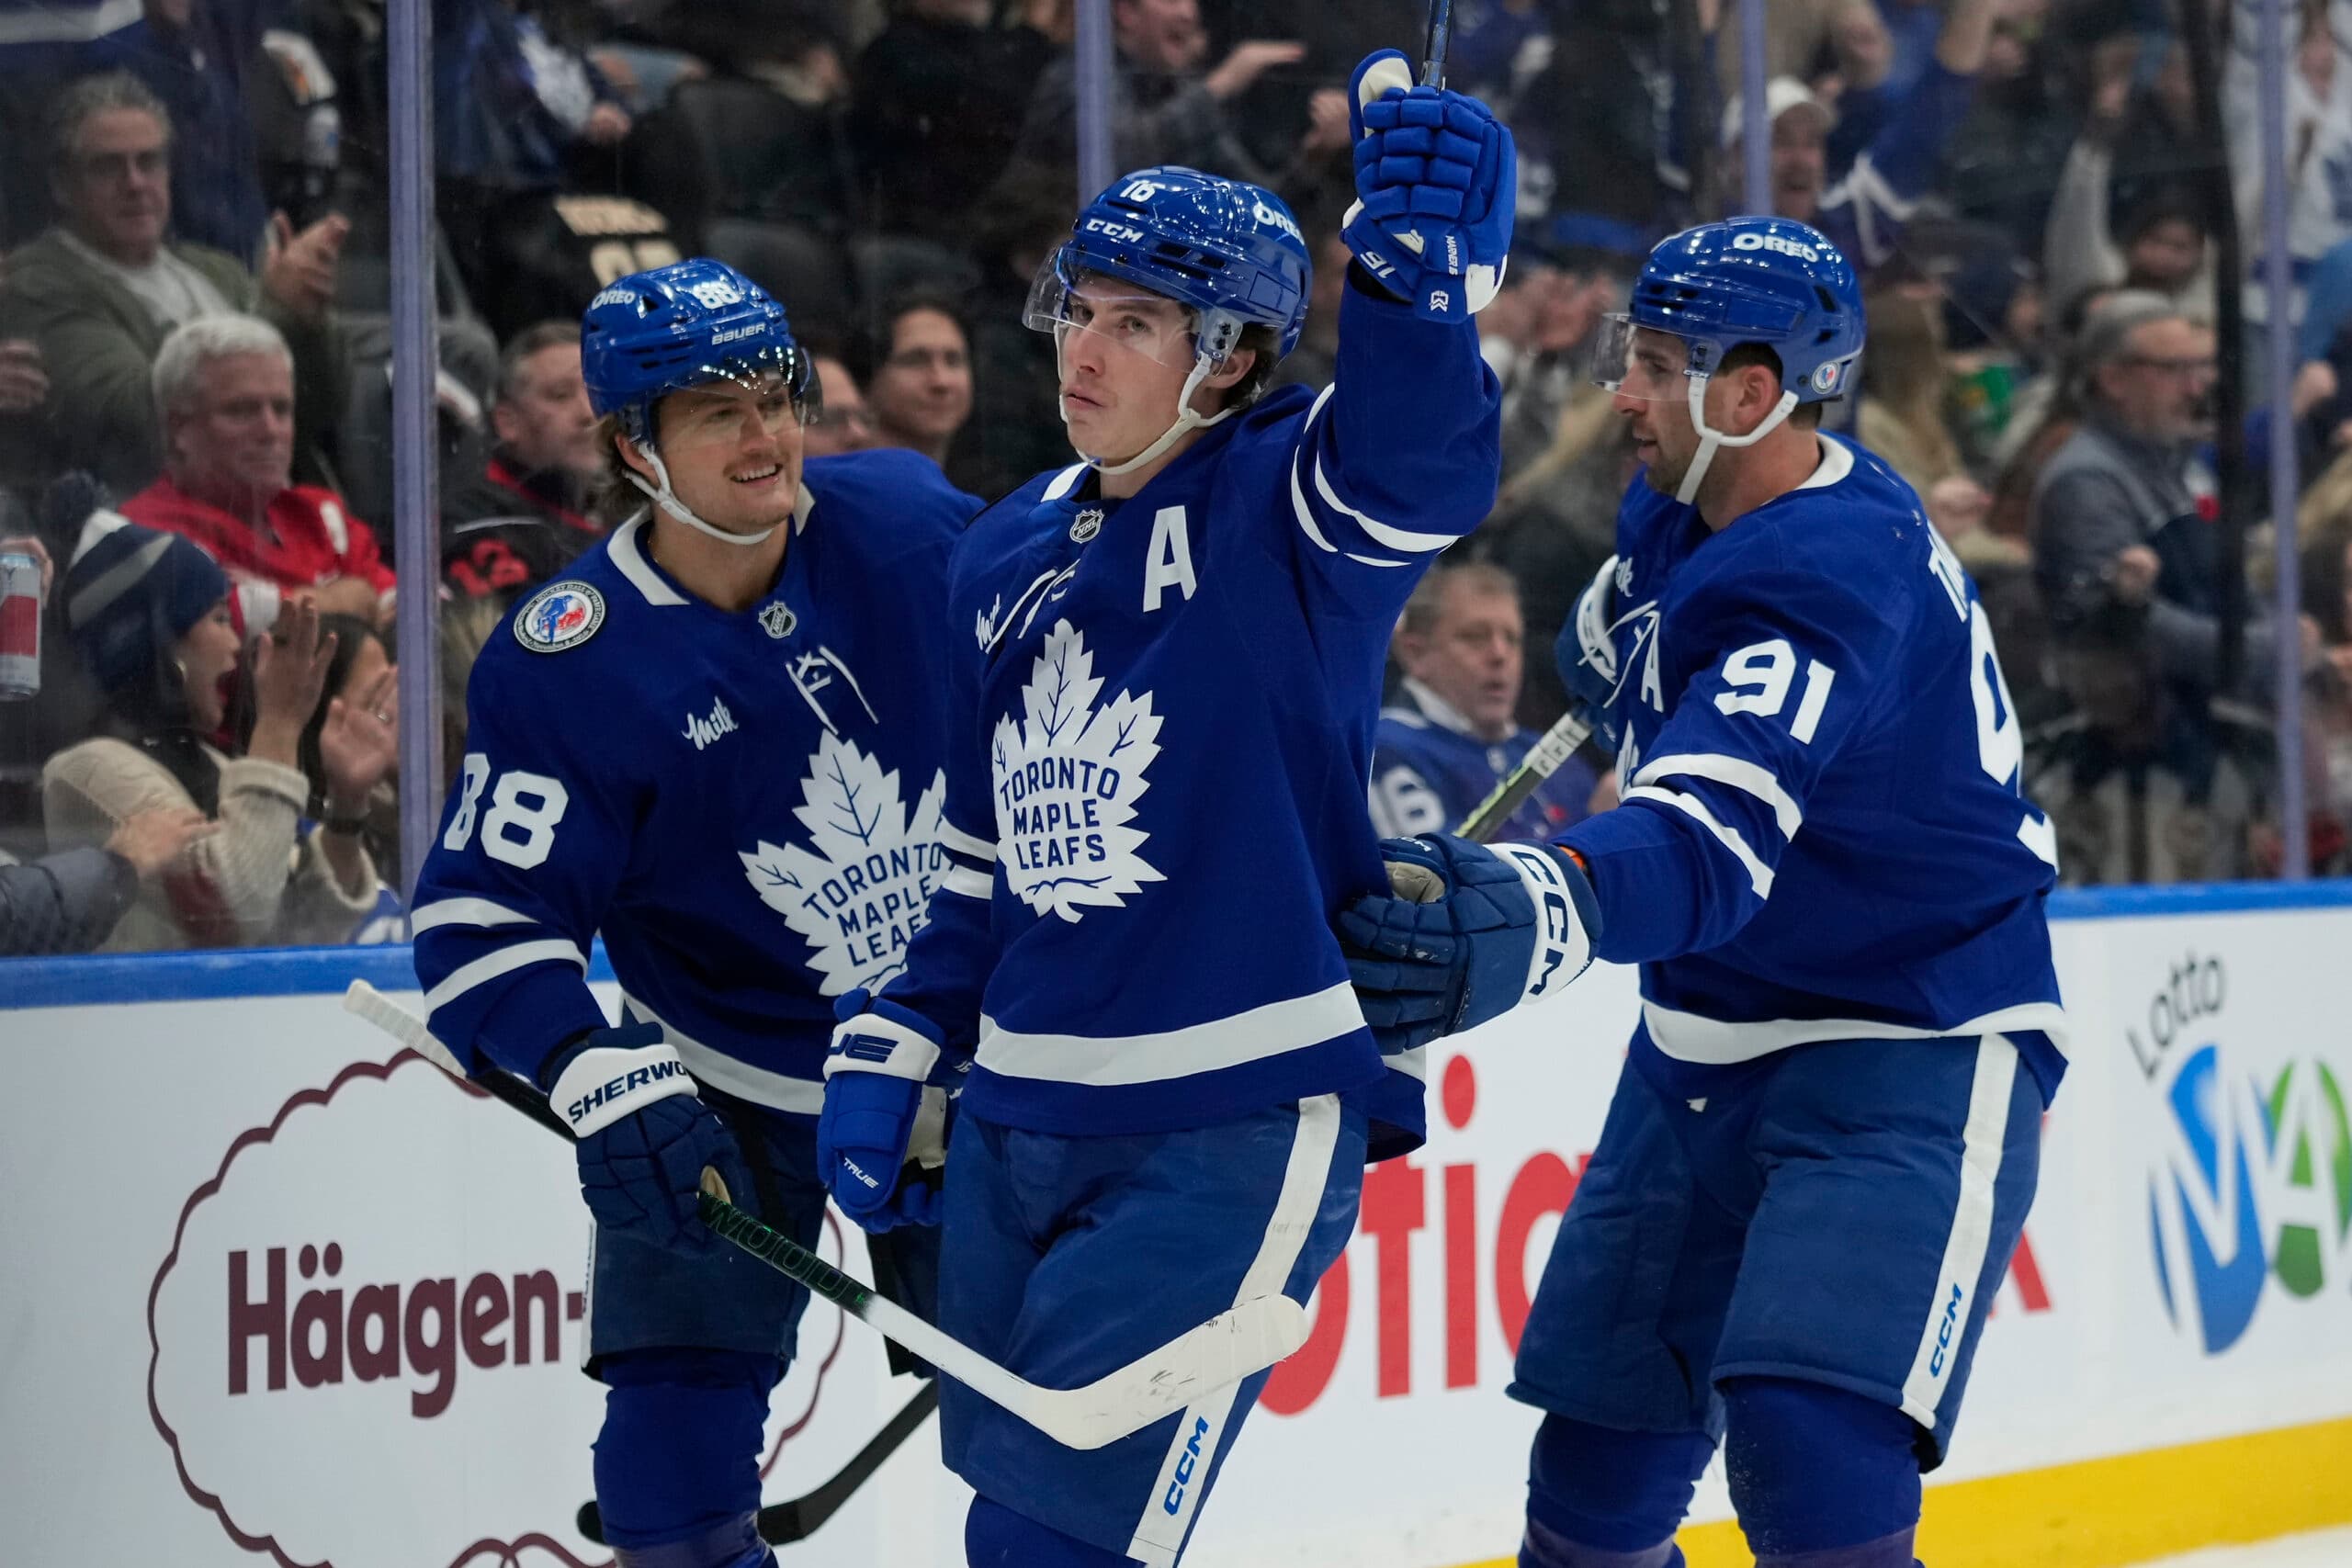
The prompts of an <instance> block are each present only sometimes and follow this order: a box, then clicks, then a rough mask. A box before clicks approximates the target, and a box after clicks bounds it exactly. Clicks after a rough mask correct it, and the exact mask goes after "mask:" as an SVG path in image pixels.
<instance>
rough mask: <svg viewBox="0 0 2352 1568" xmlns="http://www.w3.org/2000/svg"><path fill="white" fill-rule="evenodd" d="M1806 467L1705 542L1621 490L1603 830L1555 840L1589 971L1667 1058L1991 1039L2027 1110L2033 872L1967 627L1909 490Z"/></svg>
mask: <svg viewBox="0 0 2352 1568" xmlns="http://www.w3.org/2000/svg"><path fill="white" fill-rule="evenodd" d="M1821 446H1822V462H1821V466H1820V468H1818V469H1817V470H1816V471H1815V474H1814V476H1813V478H1812V479H1810V480H1808V481H1807V482H1806V483H1805V484H1804V486H1802V487H1800V488H1799V489H1797V490H1795V491H1791V492H1790V493H1788V494H1786V495H1784V496H1781V497H1780V498H1779V499H1777V500H1775V501H1772V502H1768V503H1767V504H1766V505H1764V506H1761V507H1758V509H1757V510H1756V511H1754V512H1751V513H1747V515H1746V516H1743V517H1740V518H1738V519H1736V520H1735V521H1734V522H1733V523H1732V524H1731V525H1729V526H1728V527H1726V528H1724V530H1723V531H1722V532H1721V533H1716V532H1713V531H1711V530H1710V529H1709V528H1708V526H1707V525H1706V524H1705V522H1703V521H1702V519H1701V517H1700V516H1699V513H1698V511H1697V509H1695V508H1693V507H1689V506H1684V505H1681V504H1679V503H1678V502H1675V501H1674V500H1673V499H1672V498H1671V497H1669V496H1663V495H1659V494H1657V493H1656V492H1654V491H1651V490H1650V489H1649V488H1648V486H1647V485H1646V484H1645V483H1644V482H1643V481H1642V480H1641V479H1638V478H1637V479H1635V480H1634V485H1633V488H1632V489H1631V490H1630V491H1627V493H1626V496H1625V500H1624V502H1623V506H1622V507H1621V508H1620V510H1619V513H1618V533H1617V549H1618V555H1617V566H1616V580H1615V586H1616V596H1615V606H1616V616H1615V618H1616V623H1617V624H1616V629H1615V632H1614V634H1613V635H1614V637H1615V640H1616V644H1617V651H1618V660H1619V662H1618V669H1619V671H1620V672H1621V675H1622V682H1623V683H1622V685H1621V687H1620V689H1619V692H1618V695H1617V699H1616V702H1615V709H1616V713H1617V716H1618V717H1619V719H1620V720H1621V722H1622V724H1623V728H1624V735H1625V739H1624V744H1623V750H1621V751H1620V753H1619V755H1618V780H1619V787H1620V789H1621V790H1622V792H1623V805H1621V806H1620V807H1618V808H1617V809H1616V810H1613V811H1608V812H1603V813H1602V814H1600V816H1597V817H1594V818H1590V819H1589V820H1588V821H1585V822H1583V823H1580V824H1578V825H1577V827H1575V828H1572V829H1569V830H1568V831H1566V833H1563V834H1561V835H1559V836H1558V838H1557V840H1556V841H1557V842H1560V843H1563V844H1566V845H1567V846H1568V847H1570V848H1572V849H1574V850H1576V851H1577V852H1578V853H1579V854H1581V855H1583V856H1584V857H1585V860H1586V861H1587V863H1589V866H1590V868H1591V872H1592V882H1593V889H1594V892H1595V894H1596V896H1597V897H1598V898H1599V900H1600V916H1601V929H1600V941H1599V942H1597V943H1596V944H1595V948H1596V953H1597V955H1598V956H1600V957H1602V958H1608V959H1612V960H1615V961H1618V962H1620V963H1638V964H1641V966H1642V998H1643V1012H1644V1016H1645V1022H1646V1023H1647V1025H1648V1031H1649V1034H1650V1038H1651V1040H1652V1041H1653V1043H1655V1044H1656V1045H1657V1048H1658V1049H1659V1051H1661V1052H1662V1053H1664V1054H1665V1055H1667V1056H1669V1057H1673V1058H1676V1059H1679V1060H1681V1061H1685V1062H1698V1063H1724V1062H1736V1061H1745V1060H1747V1059H1749V1058H1752V1057H1755V1056H1759V1055H1764V1054H1766V1053H1768V1052H1770V1051H1774V1050H1778V1049H1781V1048H1782V1047H1784V1046H1788V1045H1793V1044H1798V1043H1804V1042H1807V1041H1815V1040H1832V1039H1867V1038H1882V1037H1889V1036H1894V1037H1910V1036H1940V1035H1969V1034H1981V1033H1985V1032H1993V1031H2000V1032H2008V1033H2011V1034H2012V1035H2014V1036H2018V1044H2019V1047H2020V1049H2021V1051H2022V1052H2023V1054H2024V1055H2025V1057H2026V1060H2027V1063H2028V1065H2029V1066H2030V1067H2031V1069H2032V1070H2033V1072H2034V1074H2035V1077H2036V1078H2037V1079H2038V1080H2039V1081H2040V1083H2041V1088H2042V1090H2043V1092H2044V1094H2045V1095H2047V1094H2049V1093H2051V1092H2053V1091H2054V1090H2055V1089H2056V1087H2057V1080H2058V1077H2059V1075H2060V1074H2061V1073H2062V1072H2063V1071H2064V1058H2063V1057H2062V1056H2061V1055H2059V1052H2058V1048H2057V1046H2056V1045H2055V1044H2054V1043H2053V1042H2052V1040H2051V1039H2049V1038H2045V1037H2044V1036H2045V1034H2046V1035H2048V1036H2055V1035H2057V1034H2058V1033H2059V1032H2060V1031H2061V1030H2062V1028H2063V1022H2064V1019H2063V1014H2062V1013H2061V1010H2060V1007H2059V994H2058V979H2057V975H2056V972H2055V970H2054V969H2053V968H2052V963H2051V956H2050V935H2049V930H2048V927H2047V925H2046V924H2045V922H2044V919H2043V912H2042V906H2043V901H2044V898H2045V897H2046V895H2047V894H2048V892H2049V890H2050V887H2051V886H2052V883H2053V882H2054V881H2055V880H2056V875H2057V867H2056V861H2057V852H2056V848H2055V843H2054V840H2053V835H2052V830H2051V827H2050V824H2049V822H2048V820H2047V819H2046V818H2044V817H2043V816H2042V814H2041V812H2040V811H2038V810H2037V809H2035V808H2034V807H2033V806H2032V804H2031V803H2030V802H2029V801H2027V800H2026V799H2025V798H2024V797H2023V795H2021V794H2020V793H2019V788H2018V778H2019V766H2020V763H2021V762H2022V760H2023V756H2024V750H2023V742H2022V739H2021V736H2020V732H2019V727H2018V718H2017V714H2016V711H2015V709H2014V708H2013V707H2012V706H2011V705H2010V703H2009V694H2008V688H2007V684H2006V683H2005V682H2004V681H2003V679H2002V676H2001V668H2000V663H1999V660H1997V659H1996V657H1995V655H1994V651H1993V635H1992V631H1991V628H1990V626H1989V625H1988V623H1987V622H1986V620H1985V611H1984V608H1983V606H1982V605H1981V604H1979V603H1978V602H1977V596H1976V588H1975V584H1974V583H1973V582H1972V581H1969V579H1968V576H1967V574H1966V573H1965V572H1964V571H1962V570H1961V567H1960V564H1959V562H1958V561H1956V560H1955V559H1954V558H1952V556H1951V551H1950V550H1948V549H1947V548H1945V547H1944V545H1943V543H1942V541H1941V540H1940V539H1939V537H1938V536H1937V535H1936V533H1935V531H1934V530H1933V529H1932V528H1930V527H1929V526H1928V523H1927V520H1926V518H1925V517H1924V516H1923V515H1922V514H1921V510H1920V507H1919V502H1918V498H1917V496H1916V495H1915V494H1914V493H1913V492H1912V491H1911V489H1910V487H1909V486H1908V485H1906V484H1905V483H1904V482H1903V481H1902V480H1901V479H1896V478H1895V477H1894V474H1893V473H1892V472H1890V471H1889V470H1888V469H1887V468H1885V467H1884V466H1883V464H1881V463H1880V462H1879V461H1878V459H1877V458H1875V457H1871V456H1869V455H1868V454H1867V453H1864V452H1862V451H1860V448H1858V447H1854V446H1849V444H1847V443H1845V442H1844V441H1842V440H1839V439H1838V438H1837V437H1835V436H1830V435H1824V436H1823V437H1822V438H1821ZM1571 635H1573V634H1571Z"/></svg>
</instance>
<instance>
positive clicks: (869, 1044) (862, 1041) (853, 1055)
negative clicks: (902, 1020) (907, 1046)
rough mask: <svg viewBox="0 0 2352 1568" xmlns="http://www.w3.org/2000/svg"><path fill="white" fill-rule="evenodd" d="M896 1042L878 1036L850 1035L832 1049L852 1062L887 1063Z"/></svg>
mask: <svg viewBox="0 0 2352 1568" xmlns="http://www.w3.org/2000/svg"><path fill="white" fill-rule="evenodd" d="M896 1044H897V1042H896V1041H893V1040H890V1039H888V1038H886V1037H885V1036H883V1035H879V1034H852V1035H847V1036H845V1037H844V1038H843V1039H842V1042H841V1043H839V1044H837V1045H835V1046H834V1047H833V1049H834V1050H836V1051H838V1052H840V1053H841V1054H842V1055H844V1056H847V1057H848V1058H849V1059H850V1060H851V1061H853V1062H887V1061H888V1060H889V1059H890V1052H891V1049H892V1047H893V1046H895V1045H896Z"/></svg>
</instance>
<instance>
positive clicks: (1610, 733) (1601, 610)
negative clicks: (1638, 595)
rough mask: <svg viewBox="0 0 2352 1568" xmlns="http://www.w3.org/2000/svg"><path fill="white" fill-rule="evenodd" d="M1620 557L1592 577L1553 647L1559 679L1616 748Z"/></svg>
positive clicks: (1604, 563) (1618, 743)
mask: <svg viewBox="0 0 2352 1568" xmlns="http://www.w3.org/2000/svg"><path fill="white" fill-rule="evenodd" d="M1616 578H1617V558H1616V557H1615V556H1611V557H1610V558H1608V559H1607V560H1605V561H1602V562H1601V563H1600V570H1599V571H1596V572H1594V573H1593V574H1592V581H1591V582H1590V583H1589V584H1588V585H1587V586H1586V588H1585V591H1584V592H1583V593H1581V594H1579V595H1578V596H1577V607H1576V613H1575V614H1573V615H1570V616H1569V617H1568V618H1567V620H1566V623H1565V624H1563V625H1562V626H1561V627H1560V639H1559V641H1558V642H1556V643H1555V644H1554V645H1553V647H1552V658H1553V660H1554V662H1555V663H1556V664H1558V665H1559V667H1560V682H1561V684H1563V685H1565V686H1566V687H1567V689H1568V694H1569V695H1570V696H1572V697H1574V698H1576V699H1577V703H1578V704H1579V705H1581V706H1582V707H1583V709H1584V711H1585V713H1586V714H1587V715H1588V716H1589V717H1590V718H1591V720H1592V726H1593V728H1594V730H1595V731H1596V732H1598V733H1599V735H1600V738H1601V739H1602V740H1603V741H1605V742H1606V743H1607V744H1608V747H1609V749H1610V750H1612V751H1614V750H1618V749H1619V747H1620V746H1621V745H1622V744H1623V738H1622V737H1621V736H1620V735H1619V733H1618V730H1619V721H1618V717H1617V707H1616V703H1617V693H1618V690H1619V684H1620V682H1619V678H1618V672H1617V641H1616V637H1615V635H1614V633H1615V630H1616V619H1617V617H1616V601H1617V582H1616Z"/></svg>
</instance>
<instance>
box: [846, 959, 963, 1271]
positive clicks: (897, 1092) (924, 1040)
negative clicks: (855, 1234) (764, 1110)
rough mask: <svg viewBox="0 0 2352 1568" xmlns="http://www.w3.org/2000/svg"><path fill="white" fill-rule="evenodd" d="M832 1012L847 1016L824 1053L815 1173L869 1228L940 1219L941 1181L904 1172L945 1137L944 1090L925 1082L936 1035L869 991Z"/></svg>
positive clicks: (934, 1059)
mask: <svg viewBox="0 0 2352 1568" xmlns="http://www.w3.org/2000/svg"><path fill="white" fill-rule="evenodd" d="M833 1013H834V1016H835V1017H836V1018H838V1019H840V1020H841V1021H840V1022H839V1023H837V1024H835V1025H834V1026H833V1043H832V1048H831V1050H830V1051H829V1052H827V1053H826V1055H825V1109H824V1111H823V1113H822V1114H821V1115H820V1116H819V1117H818V1119H817V1169H818V1172H819V1174H820V1176H822V1177H823V1178H824V1181H825V1185H826V1186H827V1187H828V1188H830V1189H831V1191H832V1195H833V1201H834V1203H836V1204H837V1205H839V1206H840V1209H841V1211H842V1213H844V1214H847V1215H848V1216H849V1217H850V1218H851V1219H853V1220H854V1221H856V1222H857V1223H858V1224H859V1225H860V1226H861V1227H862V1228H864V1229H865V1230H868V1231H887V1230H889V1229H890V1228H891V1227H893V1226H895V1225H902V1224H924V1225H927V1224H938V1223H939V1189H938V1187H937V1185H936V1184H934V1183H932V1182H928V1181H907V1182H901V1181H900V1180H899V1172H900V1170H901V1168H903V1167H904V1166H905V1165H906V1163H907V1161H908V1160H909V1159H910V1158H914V1159H917V1160H920V1161H922V1163H925V1164H935V1163H936V1162H937V1156H938V1155H939V1154H940V1152H941V1150H942V1149H943V1148H944V1143H945V1127H944V1117H945V1108H946V1094H945V1092H944V1090H943V1089H926V1088H925V1087H924V1085H925V1080H927V1079H928V1078H929V1077H931V1076H932V1073H933V1069H935V1068H936V1067H937V1066H939V1048H940V1036H939V1032H938V1031H937V1030H936V1029H935V1028H934V1027H933V1025H932V1024H931V1023H930V1022H929V1021H926V1020H925V1019H923V1018H922V1016H921V1015H920V1014H917V1013H915V1012H912V1011H910V1010H908V1009H906V1008H902V1007H900V1006H899V1004H898V1003H896V1002H889V1001H883V1000H880V999H879V998H875V997H873V996H871V995H869V994H868V993H867V992H866V991H865V990H863V989H860V990H854V991H851V992H850V993H849V994H848V995H846V996H844V997H842V998H841V1000H840V1001H839V1002H838V1003H836V1004H835V1006H834V1010H833Z"/></svg>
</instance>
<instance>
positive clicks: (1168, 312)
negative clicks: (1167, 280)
mask: <svg viewBox="0 0 2352 1568" xmlns="http://www.w3.org/2000/svg"><path fill="white" fill-rule="evenodd" d="M1021 319H1022V321H1023V322H1024V323H1025V324H1026V325H1027V326H1028V327H1029V329H1030V331H1032V332H1040V333H1053V334H1054V343H1055V344H1056V346H1057V347H1063V346H1067V345H1068V344H1069V341H1070V334H1071V333H1089V334H1091V335H1092V336H1094V337H1097V338H1100V339H1102V340H1103V341H1104V342H1106V343H1111V344H1117V345H1118V346H1119V347H1121V348H1123V349H1125V350H1127V351H1128V352H1129V353H1132V354H1139V355H1142V356H1143V357H1144V358H1146V359H1148V360H1151V361H1152V362H1153V363H1155V364H1159V365H1168V366H1173V367H1176V368H1178V369H1189V368H1191V367H1192V364H1193V357H1194V355H1196V353H1197V352H1198V350H1197V347H1196V342H1197V336H1196V328H1197V318H1196V316H1195V315H1194V312H1193V308H1192V307H1191V306H1189V305H1185V304H1183V303H1182V302H1180V301H1178V300H1174V299H1170V298H1169V297H1168V296H1167V295H1165V294H1155V293H1153V292H1152V291H1151V290H1150V289H1148V288H1143V287H1141V286H1140V285H1137V284H1134V283H1130V282H1128V281H1127V280H1126V279H1125V278H1123V277H1113V276H1109V275H1108V274H1105V273H1100V272H1079V273H1070V272H1069V271H1067V270H1066V269H1065V267H1064V265H1063V263H1062V256H1061V254H1060V253H1059V252H1056V253H1055V254H1053V255H1052V256H1049V257H1048V258H1046V264H1045V265H1043V266H1041V267H1039V268H1038V269H1037V276H1036V280H1035V282H1034V283H1032V284H1031V285H1030V287H1029V304H1028V308H1027V309H1026V310H1024V311H1023V313H1022V318H1021Z"/></svg>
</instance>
